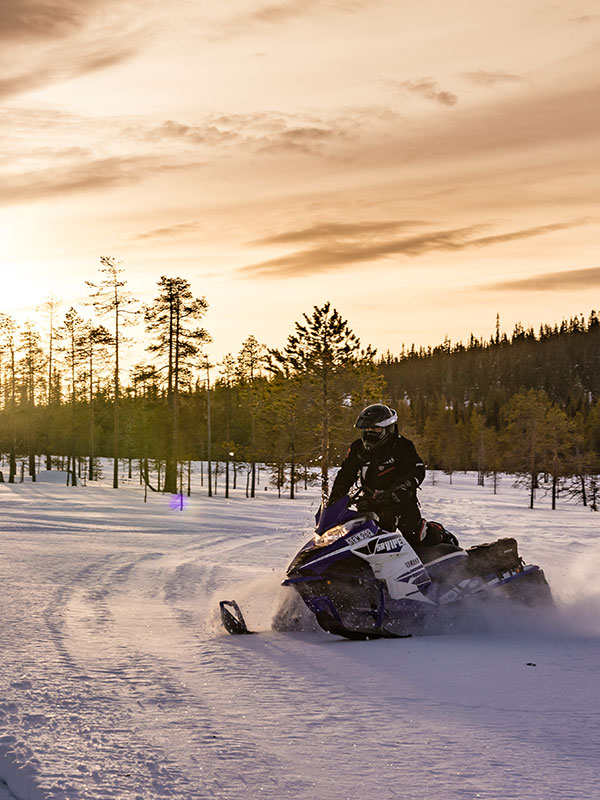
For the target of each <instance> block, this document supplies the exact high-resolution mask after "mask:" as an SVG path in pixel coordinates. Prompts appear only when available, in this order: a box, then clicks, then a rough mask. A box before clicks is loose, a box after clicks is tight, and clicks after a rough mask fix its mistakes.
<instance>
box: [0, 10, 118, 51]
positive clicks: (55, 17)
mask: <svg viewBox="0 0 600 800" xmlns="http://www.w3.org/2000/svg"><path fill="white" fill-rule="evenodd" d="M110 2H113V0H2V13H1V14H0V41H9V42H10V41H26V40H32V39H52V38H60V37H63V36H68V35H69V34H71V33H73V32H74V31H76V30H78V29H80V28H81V27H82V26H83V25H84V24H85V22H86V21H87V19H89V17H90V16H91V15H92V14H93V13H94V12H96V11H97V10H98V9H99V8H100V7H101V6H103V5H108V4H109V3H110Z"/></svg>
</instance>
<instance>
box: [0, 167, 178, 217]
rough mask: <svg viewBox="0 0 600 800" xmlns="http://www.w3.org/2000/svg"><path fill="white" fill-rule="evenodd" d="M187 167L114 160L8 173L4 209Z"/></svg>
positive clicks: (1, 192)
mask: <svg viewBox="0 0 600 800" xmlns="http://www.w3.org/2000/svg"><path fill="white" fill-rule="evenodd" d="M183 167H184V165H183V164H170V165H169V164H165V162H164V160H163V159H157V158H153V157H147V156H126V157H119V156H112V157H108V158H96V159H93V158H91V159H86V160H82V161H78V162H73V163H71V164H70V165H65V164H60V165H59V166H57V167H53V168H49V169H39V170H30V171H28V172H21V173H18V174H13V175H8V174H6V173H5V174H4V175H3V180H2V185H1V188H0V205H8V204H11V205H13V204H16V203H24V202H33V201H36V200H40V199H44V198H47V197H56V196H58V195H63V194H70V193H72V192H90V191H95V190H97V189H104V188H110V187H113V186H122V185H128V184H132V183H138V182H140V181H142V180H144V179H146V178H148V177H152V176H153V175H157V174H159V173H161V172H165V171H168V170H174V169H181V168H183Z"/></svg>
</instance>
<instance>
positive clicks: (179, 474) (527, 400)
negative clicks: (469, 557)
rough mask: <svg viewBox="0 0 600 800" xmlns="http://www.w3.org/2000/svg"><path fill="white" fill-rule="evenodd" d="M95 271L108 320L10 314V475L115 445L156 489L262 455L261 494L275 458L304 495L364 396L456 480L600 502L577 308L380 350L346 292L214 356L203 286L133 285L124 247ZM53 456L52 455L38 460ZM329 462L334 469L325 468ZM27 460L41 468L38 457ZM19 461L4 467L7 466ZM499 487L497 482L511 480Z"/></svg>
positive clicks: (94, 464) (74, 463) (586, 334)
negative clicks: (197, 467)
mask: <svg viewBox="0 0 600 800" xmlns="http://www.w3.org/2000/svg"><path fill="white" fill-rule="evenodd" d="M100 261H101V264H100V278H99V280H98V281H97V282H96V283H91V282H90V283H88V286H89V289H90V304H91V305H92V306H93V308H94V310H95V319H94V320H93V321H92V320H90V319H86V318H85V317H84V315H83V314H82V313H81V312H80V311H79V310H77V309H75V308H70V309H69V310H68V311H67V312H66V313H65V314H64V315H63V316H62V318H59V303H58V302H57V301H56V300H55V299H53V298H52V299H50V300H48V301H47V302H46V303H45V304H44V306H43V307H42V308H41V309H40V320H42V323H41V327H40V329H38V328H36V327H35V326H34V325H33V323H31V322H26V323H25V324H24V325H22V326H21V327H20V328H19V327H18V326H17V325H16V324H15V322H14V320H12V319H11V317H10V316H8V315H6V314H0V452H1V453H3V454H4V459H5V462H6V465H7V467H8V470H7V480H8V481H9V482H14V481H15V480H18V479H19V476H18V474H17V473H18V471H19V469H18V465H26V468H27V472H28V474H29V476H30V477H31V479H32V480H35V478H36V469H37V467H36V464H39V463H40V457H41V462H42V464H43V465H44V467H45V468H46V469H51V468H53V466H55V465H56V463H57V459H58V460H59V462H60V465H61V466H62V467H63V468H64V469H65V470H66V471H67V473H68V475H69V483H71V484H72V485H76V484H77V482H78V480H81V478H82V475H84V476H85V479H86V480H90V481H93V480H95V479H97V478H98V477H99V468H100V467H99V464H100V461H99V460H100V458H101V457H104V458H112V465H113V473H112V483H113V486H114V487H115V488H118V486H119V461H120V460H121V461H122V460H123V459H126V460H127V461H128V463H129V468H130V470H132V469H134V468H135V469H136V470H137V473H138V475H139V478H140V481H141V482H142V483H143V484H144V485H145V486H146V487H147V489H149V490H156V491H163V492H170V493H173V494H176V493H180V492H182V491H183V490H184V489H185V487H186V486H187V487H188V491H189V485H190V473H191V462H197V461H201V462H203V463H205V464H207V474H206V476H204V475H203V476H202V478H203V480H204V477H206V482H207V487H208V493H209V495H211V494H212V493H213V489H214V488H216V484H215V481H216V478H217V474H216V473H217V471H221V472H222V473H223V474H224V479H225V491H226V493H227V492H228V489H229V481H230V472H231V475H232V478H233V482H234V483H235V481H236V480H237V478H238V474H239V469H240V465H244V470H245V472H246V480H247V494H248V495H249V496H254V494H255V492H256V486H257V465H258V464H267V465H269V471H270V480H271V483H272V485H273V486H274V487H275V488H277V490H278V491H279V492H282V491H286V492H288V493H289V495H290V497H292V498H293V497H294V495H295V492H296V490H297V488H298V486H300V485H305V484H306V482H307V481H308V480H309V476H310V475H312V474H313V473H314V472H315V471H318V472H319V475H320V484H321V489H322V492H323V493H324V494H327V492H328V490H329V483H328V482H329V471H330V468H331V467H332V466H336V465H337V464H339V462H340V459H341V458H342V457H343V455H344V453H345V451H346V449H347V447H348V444H349V442H350V441H351V440H352V438H354V436H353V434H355V433H356V432H355V431H353V430H352V425H353V422H354V420H355V418H356V416H357V414H358V411H359V410H360V409H361V408H362V407H363V406H364V405H366V404H367V403H370V402H385V403H388V404H390V405H392V406H393V407H394V408H396V409H397V411H398V416H399V426H400V430H401V432H403V433H404V434H405V435H407V436H409V437H410V438H412V439H413V441H414V442H415V444H416V445H417V448H418V449H419V451H420V452H421V454H422V455H423V456H424V458H425V460H426V461H427V464H428V468H429V469H430V470H440V471H443V472H445V473H446V474H447V475H448V476H449V480H451V479H452V475H453V473H454V472H456V471H458V470H461V471H462V470H476V471H477V474H478V476H479V481H480V483H483V482H485V480H486V478H488V477H491V479H492V480H494V481H495V482H496V481H497V476H498V475H500V473H506V472H508V473H512V474H515V475H516V476H517V477H518V479H519V480H523V481H525V482H526V483H527V486H528V488H529V490H530V495H529V496H530V504H531V505H532V506H533V503H534V498H535V495H536V491H537V490H538V489H539V488H540V487H541V488H546V489H547V490H548V491H550V492H551V493H552V499H553V507H555V504H556V497H557V496H558V493H559V492H561V491H562V492H565V491H568V492H569V493H570V494H572V495H573V496H574V497H576V498H577V499H579V500H581V501H582V502H584V503H586V504H589V506H590V507H591V508H593V509H594V510H596V509H597V493H598V487H597V477H596V476H597V474H598V472H599V471H600V469H599V462H600V394H599V392H600V370H599V366H600V364H599V360H600V346H599V345H600V338H599V337H600V324H599V322H598V318H597V316H596V314H595V312H592V313H591V314H590V316H589V318H588V319H587V320H585V319H583V318H575V319H571V320H568V321H566V320H563V322H562V323H561V324H560V325H558V324H557V325H554V326H548V325H544V326H542V327H541V328H540V330H539V331H538V332H535V331H533V330H532V329H527V330H525V329H523V328H522V326H520V325H518V326H516V327H515V329H514V331H513V333H512V335H511V336H508V335H507V334H505V333H502V332H501V330H500V324H499V320H497V324H496V331H495V335H492V336H491V337H490V338H489V340H486V341H483V340H478V339H476V338H475V337H473V336H472V337H471V339H470V341H469V342H468V343H467V344H466V345H463V344H462V343H457V344H454V345H453V344H452V343H451V342H450V341H449V340H445V341H444V342H443V343H442V344H441V345H439V346H438V347H434V348H426V349H425V348H421V349H419V350H417V349H416V348H415V347H414V346H413V347H412V348H410V349H409V350H406V349H404V348H403V350H402V352H401V353H400V354H398V355H396V356H393V355H391V354H390V353H389V352H388V353H387V354H385V355H384V356H380V357H378V356H377V354H376V352H375V351H374V350H373V349H372V348H371V346H370V345H367V346H363V345H362V344H361V342H360V340H359V339H358V337H357V336H356V335H355V334H354V333H353V332H352V330H351V328H350V326H349V324H348V322H347V321H346V320H344V319H343V318H342V317H341V315H340V314H339V313H338V311H337V310H336V309H335V308H332V306H331V304H330V303H329V302H327V303H324V304H323V305H322V306H320V307H319V306H314V308H313V310H312V312H311V313H306V314H304V315H303V317H302V319H301V320H299V321H297V322H295V323H294V328H293V331H292V333H290V335H289V336H288V338H287V342H286V344H285V345H284V346H283V347H282V348H280V349H269V348H267V347H265V346H264V345H262V344H261V343H260V342H259V341H258V340H257V339H256V337H254V336H253V335H249V336H248V337H247V338H246V339H245V341H243V343H242V345H241V348H240V350H239V352H238V353H236V354H233V353H229V354H227V355H226V356H224V358H223V359H222V361H221V362H220V363H217V364H211V363H210V362H209V359H208V356H207V354H206V344H207V343H208V342H210V335H209V333H208V331H207V330H206V329H205V328H204V327H202V325H201V321H202V319H203V317H204V315H205V313H206V311H207V309H208V303H207V301H206V299H205V298H204V297H196V296H194V294H193V292H192V289H191V286H190V283H189V282H188V281H187V280H185V279H183V278H180V277H167V276H162V277H161V279H160V280H159V281H158V284H157V293H156V297H155V299H154V301H153V302H151V303H148V304H146V305H141V304H139V303H138V302H137V301H136V300H135V298H133V297H132V296H131V293H130V292H129V291H128V290H127V283H126V281H125V280H124V277H123V270H122V269H121V268H120V266H119V262H118V261H117V260H116V259H114V258H110V257H103V258H102V259H101V260H100ZM133 323H138V325H139V323H143V326H144V330H145V339H144V344H145V349H146V353H147V355H148V358H147V359H146V360H144V361H143V362H141V363H138V364H135V365H134V366H133V367H132V368H131V369H129V370H128V371H125V370H124V369H123V348H124V347H126V346H127V339H126V331H127V328H128V327H129V326H130V325H131V324H133ZM36 458H37V461H36ZM315 468H317V470H315ZM21 469H22V470H24V469H25V466H21ZM0 474H2V475H3V473H0ZM494 485H496V483H494Z"/></svg>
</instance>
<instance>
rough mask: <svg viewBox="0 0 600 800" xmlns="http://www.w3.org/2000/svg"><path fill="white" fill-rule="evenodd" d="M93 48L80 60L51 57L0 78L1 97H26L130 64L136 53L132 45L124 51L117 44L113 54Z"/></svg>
mask: <svg viewBox="0 0 600 800" xmlns="http://www.w3.org/2000/svg"><path fill="white" fill-rule="evenodd" d="M90 49H91V50H92V52H88V53H83V54H81V56H80V57H76V56H75V57H74V56H73V55H71V56H69V57H65V56H62V55H59V57H58V58H56V59H55V58H53V57H51V55H50V54H49V55H48V56H47V60H46V59H44V58H42V59H41V60H40V61H39V63H37V64H35V65H34V66H32V67H31V68H30V69H29V70H27V71H23V72H17V73H15V74H13V75H11V76H9V77H3V78H0V97H10V96H11V95H16V94H22V93H23V92H28V91H30V90H32V89H37V88H38V87H40V86H47V85H49V84H52V83H58V82H60V81H63V80H68V79H70V78H75V77H78V76H79V75H85V74H87V73H90V72H96V71H97V70H100V69H106V68H107V67H111V66H113V65H115V64H119V63H121V62H122V61H126V60H127V59H129V58H131V57H132V56H133V55H134V54H135V50H134V49H133V48H132V47H131V46H130V45H128V44H127V45H124V46H123V48H122V49H118V47H117V46H116V45H114V44H113V46H112V47H111V49H110V50H109V51H102V50H98V51H97V52H94V49H93V48H92V47H91V46H90Z"/></svg>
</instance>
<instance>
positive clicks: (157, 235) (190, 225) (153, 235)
mask: <svg viewBox="0 0 600 800" xmlns="http://www.w3.org/2000/svg"><path fill="white" fill-rule="evenodd" d="M200 228H201V225H200V223H199V222H198V221H193V222H179V223H177V224H176V225H169V226H167V227H165V228H154V230H151V231H146V232H145V233H138V234H136V235H135V236H133V237H132V238H133V239H135V240H142V239H164V238H171V237H175V236H181V235H182V234H186V233H195V232H196V231H198V230H200Z"/></svg>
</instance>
